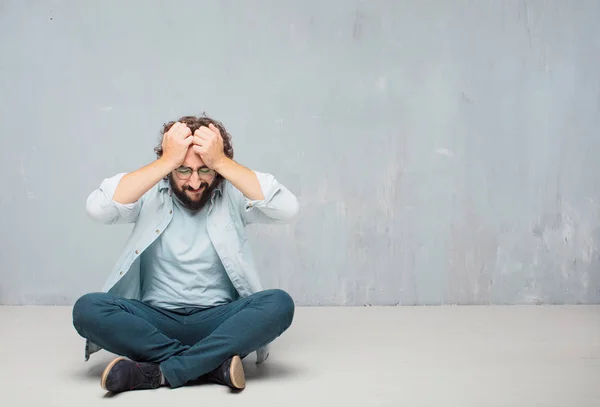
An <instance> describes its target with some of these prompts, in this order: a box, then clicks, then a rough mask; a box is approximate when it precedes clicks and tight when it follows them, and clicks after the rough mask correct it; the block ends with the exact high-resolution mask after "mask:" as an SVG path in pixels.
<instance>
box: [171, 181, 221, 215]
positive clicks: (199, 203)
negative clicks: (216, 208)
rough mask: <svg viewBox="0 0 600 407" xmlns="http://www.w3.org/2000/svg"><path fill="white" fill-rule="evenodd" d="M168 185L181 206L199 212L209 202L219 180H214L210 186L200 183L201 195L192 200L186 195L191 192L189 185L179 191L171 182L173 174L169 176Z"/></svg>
mask: <svg viewBox="0 0 600 407" xmlns="http://www.w3.org/2000/svg"><path fill="white" fill-rule="evenodd" d="M169 183H170V184H171V189H172V190H173V193H174V194H175V196H176V197H177V199H179V201H180V202H181V204H182V205H183V206H185V207H186V208H188V209H189V210H192V211H199V210H200V209H202V208H204V205H206V203H207V202H208V201H209V200H210V197H211V196H212V193H213V191H214V190H215V189H216V188H217V186H218V185H219V179H218V178H215V179H214V180H213V181H212V182H211V183H210V184H209V183H208V182H206V181H202V182H201V183H200V189H201V190H202V193H201V194H200V196H199V197H197V198H192V197H190V196H189V195H188V194H187V191H193V189H192V187H190V186H189V185H184V186H183V187H182V188H181V189H180V188H179V187H178V186H177V185H176V184H175V182H174V181H173V174H169Z"/></svg>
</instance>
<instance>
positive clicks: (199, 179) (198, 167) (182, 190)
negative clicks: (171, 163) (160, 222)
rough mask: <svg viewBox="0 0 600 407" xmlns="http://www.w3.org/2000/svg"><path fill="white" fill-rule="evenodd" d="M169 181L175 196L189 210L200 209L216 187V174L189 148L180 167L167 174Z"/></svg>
mask: <svg viewBox="0 0 600 407" xmlns="http://www.w3.org/2000/svg"><path fill="white" fill-rule="evenodd" d="M169 181H170V183H171V188H173V192H174V193H175V196H176V197H177V198H179V200H180V201H181V203H182V204H183V205H184V206H185V207H187V208H188V209H191V210H200V209H202V208H203V207H204V205H205V204H206V202H208V200H209V199H210V196H211V194H212V192H213V191H214V189H215V188H216V187H217V177H216V173H215V172H214V171H213V170H210V169H209V168H207V167H206V165H205V164H204V162H203V161H202V159H201V158H200V155H199V154H198V153H196V152H194V151H193V150H192V149H191V148H190V149H189V150H188V152H187V155H186V156H185V160H183V163H182V164H181V166H180V167H179V168H178V169H176V170H175V171H173V172H171V174H169Z"/></svg>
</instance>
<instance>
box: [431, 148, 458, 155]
mask: <svg viewBox="0 0 600 407" xmlns="http://www.w3.org/2000/svg"><path fill="white" fill-rule="evenodd" d="M435 153H436V154H439V155H445V156H446V157H454V153H453V152H452V151H450V150H448V149H447V148H438V149H436V150H435Z"/></svg>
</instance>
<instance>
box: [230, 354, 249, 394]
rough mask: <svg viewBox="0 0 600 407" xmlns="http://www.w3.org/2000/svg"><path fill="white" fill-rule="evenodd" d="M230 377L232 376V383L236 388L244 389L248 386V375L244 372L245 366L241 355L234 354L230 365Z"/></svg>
mask: <svg viewBox="0 0 600 407" xmlns="http://www.w3.org/2000/svg"><path fill="white" fill-rule="evenodd" d="M229 377H230V378H231V384H233V386H234V387H235V388H236V389H240V390H241V389H243V388H244V387H246V375H245V374H244V366H243V365H242V359H241V358H240V357H239V356H234V357H233V358H232V360H231V366H230V367H229Z"/></svg>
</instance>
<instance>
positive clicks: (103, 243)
mask: <svg viewBox="0 0 600 407" xmlns="http://www.w3.org/2000/svg"><path fill="white" fill-rule="evenodd" d="M599 21H600V2H598V1H593V0H590V1H585V0H579V1H574V2H567V1H560V0H556V1H442V0H438V1H418V0H413V1H391V0H390V1H357V0H348V1H341V0H336V1H317V0H310V1H307V0H303V1H275V0H268V1H267V0H265V1H253V2H241V1H233V0H230V1H216V0H215V1H202V2H198V1H172V2H169V1H141V0H140V1H126V2H122V1H104V2H101V1H93V2H92V1H74V0H73V1H37V2H33V1H17V0H12V1H6V0H5V1H2V2H0V135H1V137H2V148H1V149H0V151H1V153H0V154H1V160H0V170H1V174H2V179H3V188H2V192H1V193H0V213H2V216H1V217H0V231H1V232H0V233H1V235H0V239H1V240H0V303H5V304H70V303H72V302H73V301H74V300H75V299H76V298H77V297H78V296H79V295H81V294H83V293H84V292H87V291H93V290H98V289H99V288H100V287H101V285H102V283H103V282H104V279H105V278H106V276H107V275H108V272H109V270H110V269H111V267H112V266H113V264H114V262H115V260H116V258H117V256H118V255H119V252H120V250H121V248H122V245H123V243H124V241H125V238H126V236H127V233H128V231H129V227H128V226H100V225H96V224H94V223H92V221H91V220H89V219H88V218H87V217H86V214H85V210H84V203H85V199H86V197H87V195H88V194H89V193H90V192H91V191H92V190H93V189H94V188H95V187H96V186H97V185H98V184H99V183H100V181H101V180H102V179H103V178H104V177H107V176H110V175H113V174H115V173H117V172H120V171H130V170H133V169H136V168H138V167H140V166H142V165H144V164H146V163H148V162H149V161H150V160H152V159H154V155H153V151H152V148H153V146H154V144H155V142H156V140H157V137H158V134H159V130H160V128H161V126H162V123H164V122H166V121H168V120H171V119H174V118H177V117H178V116H180V115H183V114H193V113H199V112H202V111H206V112H207V113H209V114H210V115H213V116H215V117H216V118H218V119H220V120H222V121H223V122H224V123H225V124H226V126H227V127H228V129H229V130H230V132H231V133H232V135H233V140H234V143H235V144H234V146H235V149H236V158H237V159H238V161H240V162H241V163H242V164H244V165H246V166H249V167H251V168H254V169H257V170H260V171H268V172H272V173H273V174H275V175H276V176H277V177H278V178H279V179H280V180H281V181H282V182H283V183H285V184H286V185H288V186H289V187H290V189H292V190H293V191H294V192H296V193H297V194H298V196H299V198H300V200H301V204H302V212H301V216H300V218H299V219H298V221H297V222H295V223H294V224H292V225H289V226H284V227H262V228H258V227H257V228H253V229H252V230H251V231H250V235H251V242H252V245H253V247H254V248H255V253H256V261H257V263H258V266H259V268H260V270H261V274H262V276H263V281H264V284H265V286H267V287H281V288H284V289H286V290H288V291H289V292H290V293H291V294H292V295H293V296H294V297H295V299H296V300H297V302H298V304H310V305H323V304H331V305H363V304H400V305H406V304H441V303H460V304H483V303H485V304H488V303H493V304H514V303H599V302H600V257H599V249H600V212H599V203H600V164H599V160H598V158H597V154H598V151H599V149H600V134H599V128H600V114H599V113H600V111H599V110H600V69H599V62H600V24H599V23H598V22H599Z"/></svg>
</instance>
